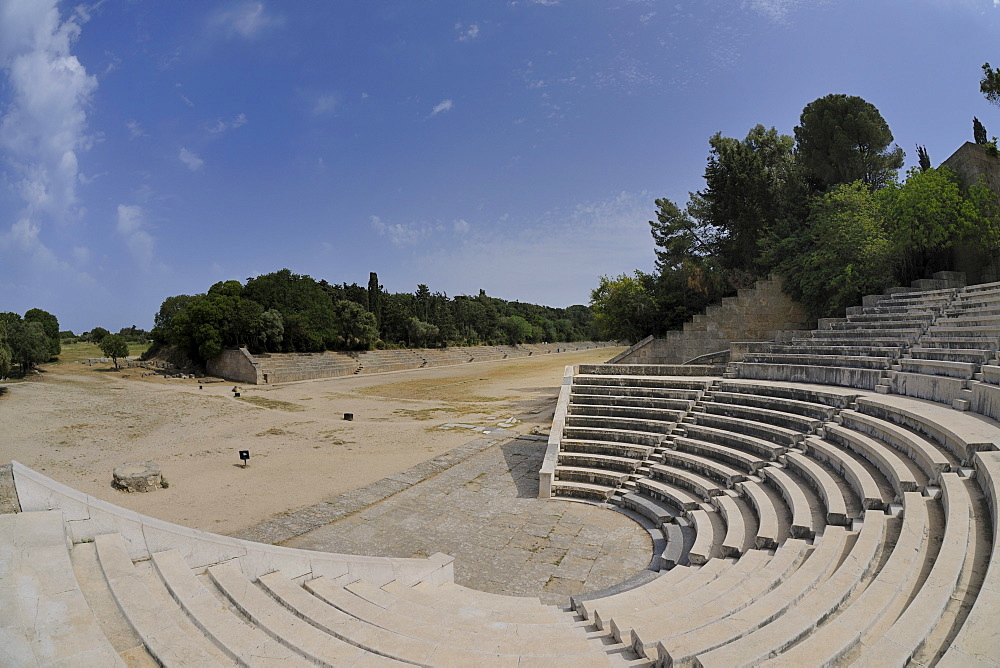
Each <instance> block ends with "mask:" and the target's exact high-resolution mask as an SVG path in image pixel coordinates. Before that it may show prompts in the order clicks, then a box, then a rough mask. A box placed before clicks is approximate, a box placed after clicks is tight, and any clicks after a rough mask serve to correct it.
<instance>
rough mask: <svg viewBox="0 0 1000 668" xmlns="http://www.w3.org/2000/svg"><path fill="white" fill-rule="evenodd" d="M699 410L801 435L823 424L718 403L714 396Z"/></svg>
mask: <svg viewBox="0 0 1000 668" xmlns="http://www.w3.org/2000/svg"><path fill="white" fill-rule="evenodd" d="M700 408H701V409H702V411H698V412H704V413H706V414H710V415H722V416H725V417H730V418H738V419H741V420H746V421H748V422H760V423H763V424H769V425H773V426H776V427H782V428H784V429H789V430H791V431H797V432H801V433H803V434H811V433H813V432H814V431H815V430H816V429H817V428H818V427H819V426H820V425H821V424H823V421H822V420H819V419H815V418H809V417H804V416H802V415H798V414H796V413H788V412H785V411H783V410H775V409H772V408H761V407H759V406H748V405H743V404H735V403H728V402H724V403H718V402H717V400H715V397H714V396H713V401H712V402H710V403H706V404H704V405H703V406H701V407H700Z"/></svg>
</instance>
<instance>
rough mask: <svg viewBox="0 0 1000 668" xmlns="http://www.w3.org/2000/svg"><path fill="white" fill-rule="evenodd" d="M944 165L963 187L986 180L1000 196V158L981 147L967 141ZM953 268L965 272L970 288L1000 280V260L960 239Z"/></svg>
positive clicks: (953, 255)
mask: <svg viewBox="0 0 1000 668" xmlns="http://www.w3.org/2000/svg"><path fill="white" fill-rule="evenodd" d="M941 166H942V167H950V168H951V169H953V170H955V172H956V173H958V181H959V183H961V184H962V187H963V188H968V187H969V186H971V185H973V184H975V183H977V182H978V181H979V178H980V177H983V179H984V180H985V182H986V185H987V186H989V187H990V188H991V189H992V190H993V192H995V193H997V194H998V195H1000V158H998V157H997V156H993V155H990V154H989V152H988V151H987V150H986V148H985V147H983V146H980V145H979V144H974V143H972V142H965V143H964V144H962V145H961V146H960V147H959V148H958V150H957V151H955V152H954V153H952V154H951V156H950V157H949V158H948V159H947V160H945V161H944V162H943V163H941ZM952 268H953V269H954V270H955V271H963V272H965V274H966V275H967V276H968V280H969V284H970V285H972V284H976V283H991V282H994V281H997V280H1000V258H996V257H994V258H987V257H983V253H982V252H981V251H980V249H979V247H978V246H977V244H975V243H970V242H968V241H964V240H958V241H956V242H955V245H954V246H953V247H952Z"/></svg>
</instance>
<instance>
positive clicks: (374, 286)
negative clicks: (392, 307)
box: [368, 271, 382, 327]
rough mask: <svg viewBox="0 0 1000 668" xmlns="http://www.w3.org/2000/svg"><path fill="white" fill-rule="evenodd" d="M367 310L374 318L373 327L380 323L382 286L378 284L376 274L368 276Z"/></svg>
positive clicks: (370, 273)
mask: <svg viewBox="0 0 1000 668" xmlns="http://www.w3.org/2000/svg"><path fill="white" fill-rule="evenodd" d="M368 310H369V311H370V312H371V314H372V315H374V316H375V326H376V327H379V326H381V323H382V286H381V285H379V284H378V274H376V273H375V272H374V271H372V272H369V274H368Z"/></svg>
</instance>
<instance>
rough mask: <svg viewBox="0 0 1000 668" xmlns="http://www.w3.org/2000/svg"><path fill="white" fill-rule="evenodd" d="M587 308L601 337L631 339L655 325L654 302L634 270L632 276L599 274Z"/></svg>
mask: <svg viewBox="0 0 1000 668" xmlns="http://www.w3.org/2000/svg"><path fill="white" fill-rule="evenodd" d="M590 309H591V310H592V311H593V312H594V322H595V324H596V326H597V331H598V336H600V337H602V338H606V339H614V340H618V341H630V342H633V343H634V342H636V341H638V340H640V339H642V338H644V337H646V336H648V335H649V334H651V333H652V332H653V330H654V328H655V324H654V319H655V315H656V306H655V304H654V303H653V299H652V297H651V296H650V294H649V292H648V291H647V289H646V287H645V286H644V285H643V280H642V274H641V272H638V271H637V272H636V273H635V276H634V277H633V276H629V275H627V274H622V275H620V276H617V277H615V278H608V277H607V276H601V278H600V283H599V285H598V286H597V287H596V288H594V289H593V290H592V291H591V293H590Z"/></svg>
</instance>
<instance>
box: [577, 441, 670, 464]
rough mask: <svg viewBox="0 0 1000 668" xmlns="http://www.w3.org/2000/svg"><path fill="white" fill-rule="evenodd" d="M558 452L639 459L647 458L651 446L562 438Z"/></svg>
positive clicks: (650, 451) (650, 452)
mask: <svg viewBox="0 0 1000 668" xmlns="http://www.w3.org/2000/svg"><path fill="white" fill-rule="evenodd" d="M560 452H566V453H577V452H578V453H582V454H594V455H608V456H612V457H623V458H628V459H638V460H640V461H641V460H643V459H647V458H648V457H649V456H650V455H651V454H652V453H653V447H652V446H645V445H636V444H633V443H610V442H607V441H587V440H583V439H572V438H563V439H562V441H561V442H560Z"/></svg>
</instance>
